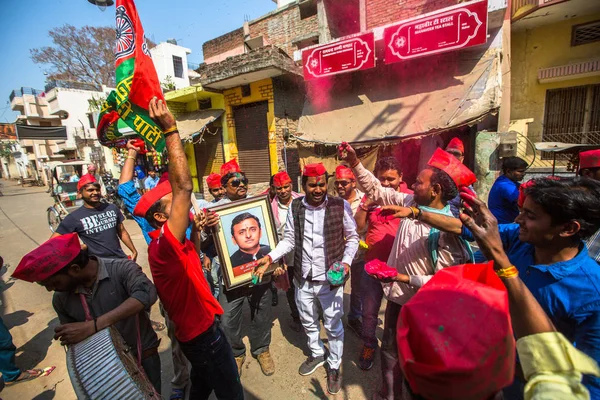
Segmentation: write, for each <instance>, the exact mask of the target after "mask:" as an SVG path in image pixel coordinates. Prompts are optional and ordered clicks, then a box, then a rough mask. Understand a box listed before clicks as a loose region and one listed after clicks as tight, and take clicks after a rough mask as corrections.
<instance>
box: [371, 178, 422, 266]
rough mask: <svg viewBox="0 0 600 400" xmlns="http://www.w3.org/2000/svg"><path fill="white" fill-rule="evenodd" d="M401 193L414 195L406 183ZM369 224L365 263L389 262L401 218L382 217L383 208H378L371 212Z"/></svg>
mask: <svg viewBox="0 0 600 400" xmlns="http://www.w3.org/2000/svg"><path fill="white" fill-rule="evenodd" d="M399 191H400V192H402V193H406V194H412V193H413V191H412V190H410V189H409V188H408V185H407V184H406V183H405V182H400V187H399ZM367 222H368V228H367V235H366V237H365V242H366V243H367V244H368V245H369V250H367V254H365V261H371V260H375V259H377V260H380V261H383V262H387V260H388V257H389V256H390V252H391V251H392V246H393V245H394V239H395V238H396V234H397V233H398V227H399V226H400V218H394V216H393V215H389V214H388V215H381V207H377V208H376V209H375V210H373V211H369V213H368V214H367Z"/></svg>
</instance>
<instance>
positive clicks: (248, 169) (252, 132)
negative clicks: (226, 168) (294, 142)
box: [233, 101, 271, 184]
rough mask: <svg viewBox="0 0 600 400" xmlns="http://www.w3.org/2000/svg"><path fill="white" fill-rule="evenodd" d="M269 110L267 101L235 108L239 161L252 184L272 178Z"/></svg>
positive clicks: (234, 116)
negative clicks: (268, 122) (268, 123)
mask: <svg viewBox="0 0 600 400" xmlns="http://www.w3.org/2000/svg"><path fill="white" fill-rule="evenodd" d="M268 111H269V106H268V103H267V102H266V101H263V102H259V103H250V104H245V105H243V106H237V107H234V108H233V119H234V121H235V137H236V142H237V148H238V162H239V164H240V168H241V169H242V171H244V172H245V173H246V177H247V178H248V181H249V182H250V184H255V183H260V182H269V179H270V178H271V162H270V158H269V128H268V126H267V113H268Z"/></svg>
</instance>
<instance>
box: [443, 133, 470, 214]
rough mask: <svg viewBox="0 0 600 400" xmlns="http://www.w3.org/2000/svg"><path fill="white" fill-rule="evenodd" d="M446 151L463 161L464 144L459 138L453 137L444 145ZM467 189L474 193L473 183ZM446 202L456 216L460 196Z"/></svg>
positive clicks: (458, 211) (458, 210) (458, 209)
mask: <svg viewBox="0 0 600 400" xmlns="http://www.w3.org/2000/svg"><path fill="white" fill-rule="evenodd" d="M446 152H447V153H450V154H452V155H453V156H454V157H456V159H457V160H458V161H460V162H461V163H464V162H465V145H464V144H463V142H462V140H460V139H459V138H457V137H454V138H452V140H450V142H449V143H448V145H447V146H446ZM468 189H469V190H470V191H471V192H473V193H475V189H473V185H469V186H468ZM448 204H449V205H450V211H452V215H454V216H455V217H456V218H458V214H459V213H460V196H458V195H457V196H456V197H455V198H453V199H452V200H450V201H449V202H448Z"/></svg>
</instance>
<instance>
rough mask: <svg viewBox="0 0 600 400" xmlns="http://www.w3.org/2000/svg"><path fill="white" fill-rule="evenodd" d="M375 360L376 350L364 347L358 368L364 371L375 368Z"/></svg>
mask: <svg viewBox="0 0 600 400" xmlns="http://www.w3.org/2000/svg"><path fill="white" fill-rule="evenodd" d="M374 358H375V348H373V347H369V346H363V349H362V352H361V353H360V358H359V359H358V367H359V368H360V369H362V370H364V371H368V370H370V369H371V368H373V359H374Z"/></svg>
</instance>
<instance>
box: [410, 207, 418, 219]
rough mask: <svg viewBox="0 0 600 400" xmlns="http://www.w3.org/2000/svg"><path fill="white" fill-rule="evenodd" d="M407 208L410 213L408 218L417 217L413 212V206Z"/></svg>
mask: <svg viewBox="0 0 600 400" xmlns="http://www.w3.org/2000/svg"><path fill="white" fill-rule="evenodd" d="M408 209H409V210H410V213H411V217H410V219H415V218H416V217H417V215H416V214H415V208H414V207H408Z"/></svg>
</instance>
